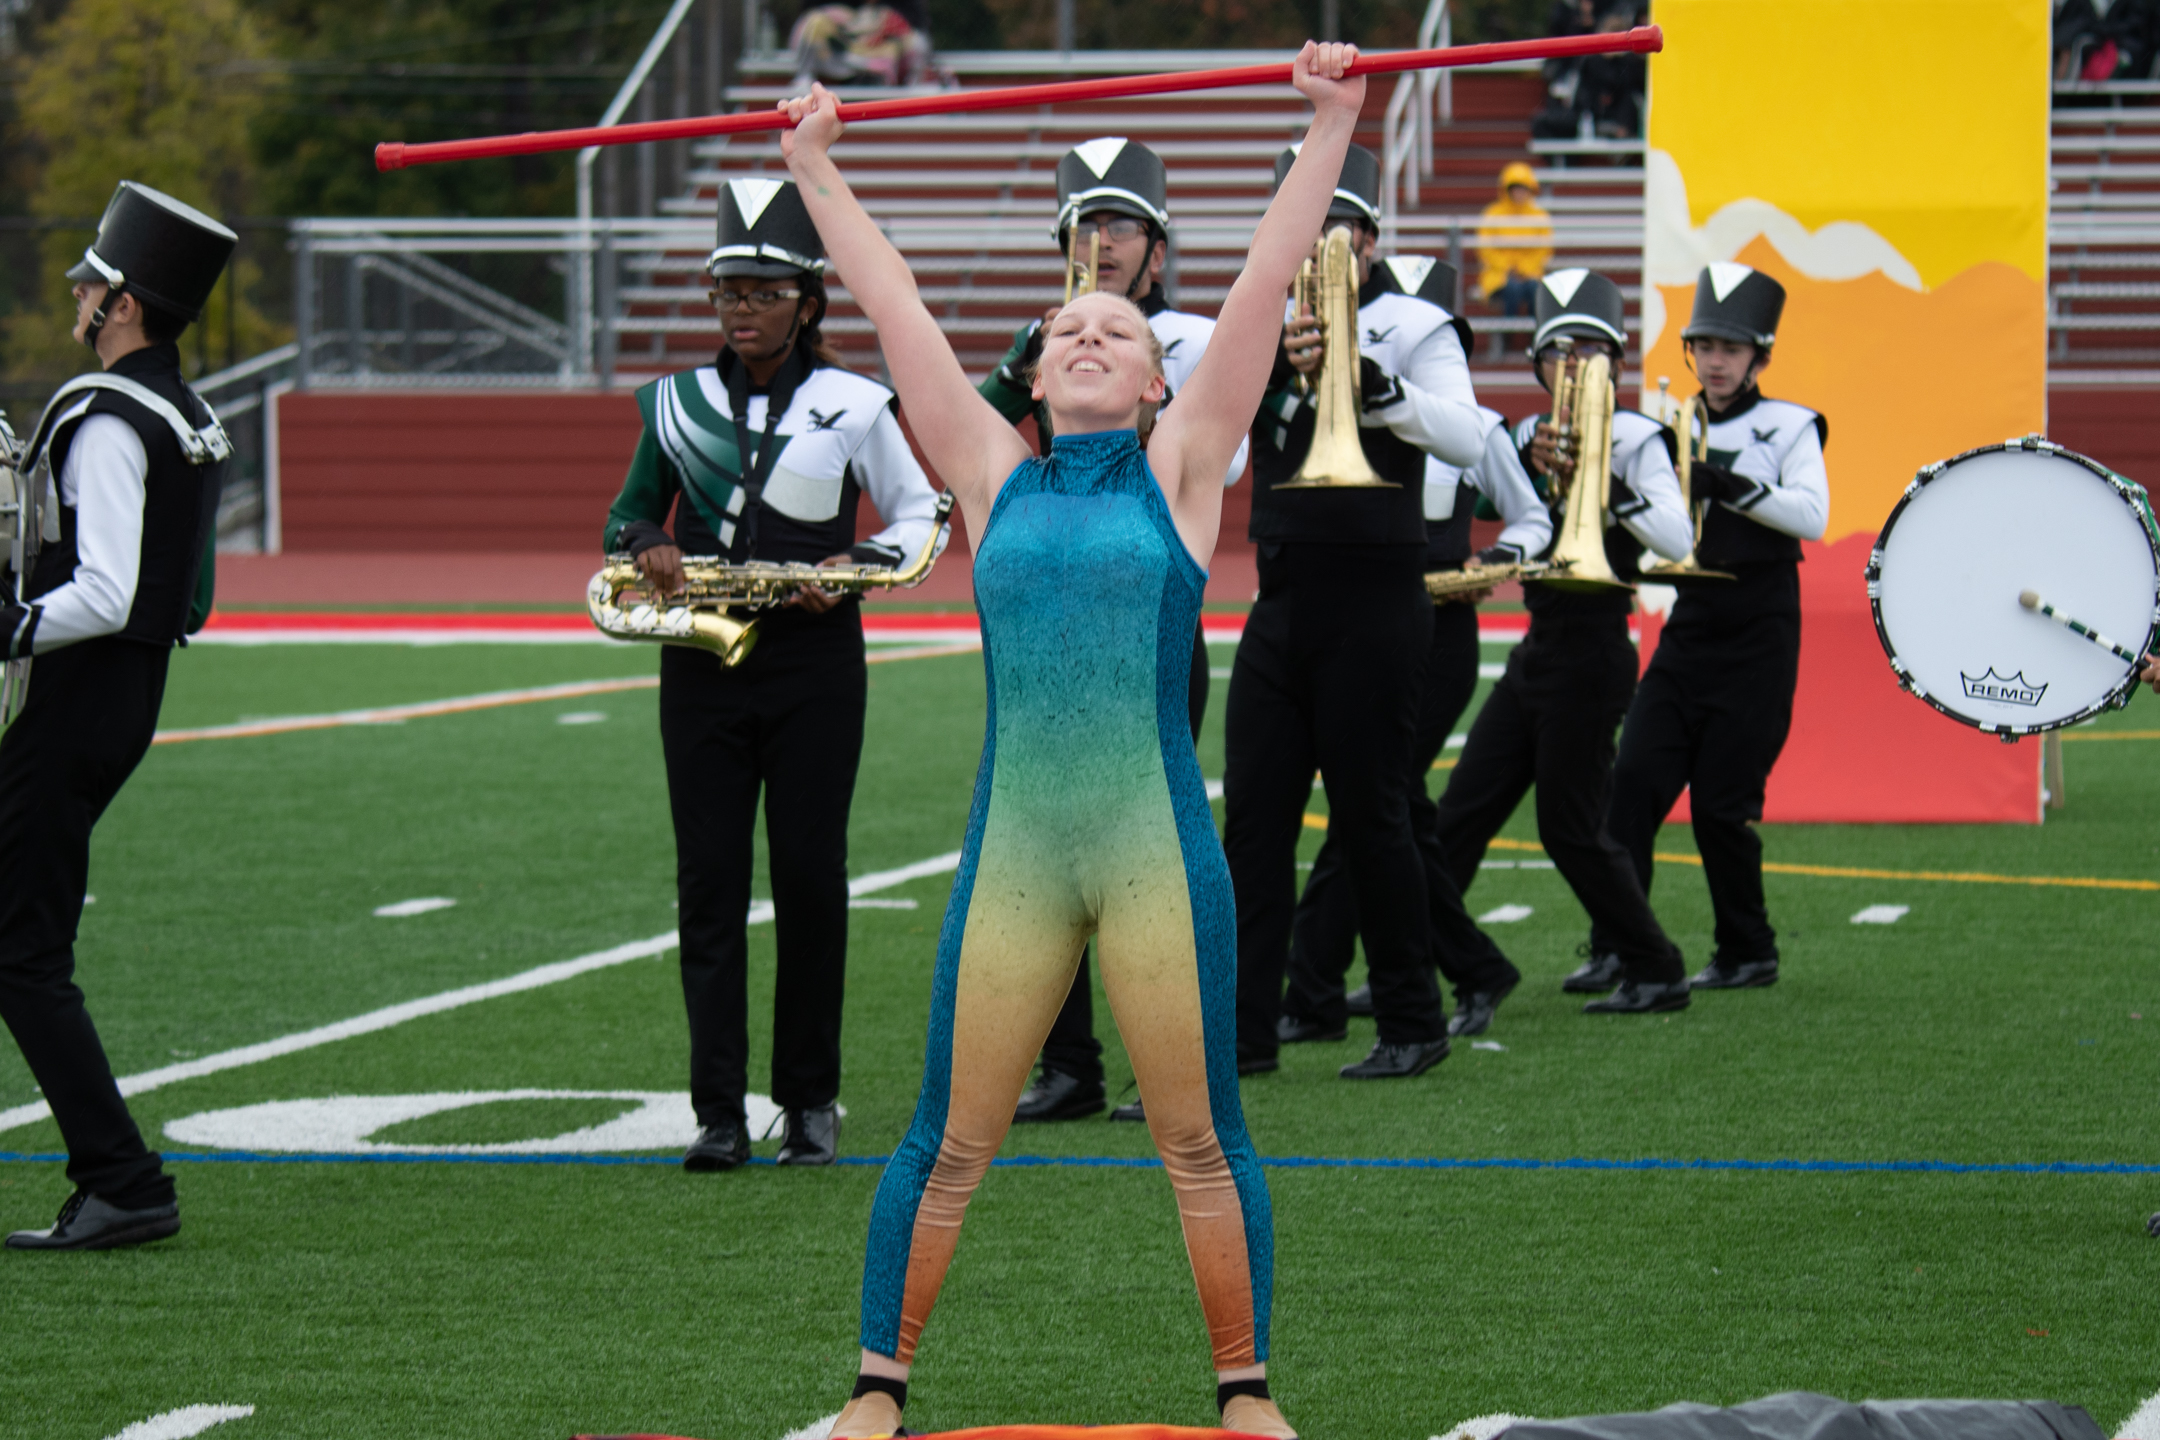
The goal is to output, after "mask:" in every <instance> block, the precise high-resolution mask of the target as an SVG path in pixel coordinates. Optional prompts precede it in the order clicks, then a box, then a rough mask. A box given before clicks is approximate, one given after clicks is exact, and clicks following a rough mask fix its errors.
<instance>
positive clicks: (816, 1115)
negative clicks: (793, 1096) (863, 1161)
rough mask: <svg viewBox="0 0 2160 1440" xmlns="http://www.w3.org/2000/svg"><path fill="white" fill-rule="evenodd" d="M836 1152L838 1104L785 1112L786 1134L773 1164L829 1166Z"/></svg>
mask: <svg viewBox="0 0 2160 1440" xmlns="http://www.w3.org/2000/svg"><path fill="white" fill-rule="evenodd" d="M839 1154H840V1107H839V1106H838V1105H819V1106H815V1107H813V1108H811V1109H806V1110H790V1111H788V1112H787V1133H786V1136H785V1138H784V1139H782V1140H781V1142H780V1153H779V1155H777V1156H776V1157H774V1161H773V1163H774V1164H776V1165H830V1164H832V1163H833V1161H834V1159H835V1158H837V1157H838V1156H839Z"/></svg>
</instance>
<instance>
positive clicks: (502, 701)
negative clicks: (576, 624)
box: [150, 675, 660, 745]
mask: <svg viewBox="0 0 2160 1440" xmlns="http://www.w3.org/2000/svg"><path fill="white" fill-rule="evenodd" d="M659 688H660V677H659V676H657V675H640V676H637V677H634V678H628V679H622V680H576V681H572V682H571V683H570V684H567V685H537V686H534V687H532V688H531V689H527V690H490V691H488V692H486V693H485V694H481V695H459V696H454V697H453V698H451V699H448V700H423V701H421V702H420V703H419V704H417V705H381V706H377V707H375V708H374V709H371V710H339V711H335V712H333V713H331V714H328V715H282V716H278V717H275V718H273V719H269V720H243V721H241V722H240V723H239V724H237V725H205V726H202V727H201V728H199V729H195V730H160V731H158V732H157V734H156V736H154V737H153V738H152V739H151V741H150V743H151V744H153V745H177V744H179V743H181V742H182V741H186V740H240V739H246V738H248V737H250V736H255V735H284V734H287V733H289V732H291V731H294V730H331V729H335V728H337V727H338V726H341V725H395V724H397V723H398V722H400V721H404V720H422V719H426V718H427V717H429V716H431V715H460V714H463V713H464V712H465V711H468V710H492V709H495V708H496V707H498V706H502V705H532V704H536V703H538V702H540V701H543V700H572V699H575V698H577V697H578V696H580V695H610V694H613V693H615V692H616V691H618V690H657V689H659Z"/></svg>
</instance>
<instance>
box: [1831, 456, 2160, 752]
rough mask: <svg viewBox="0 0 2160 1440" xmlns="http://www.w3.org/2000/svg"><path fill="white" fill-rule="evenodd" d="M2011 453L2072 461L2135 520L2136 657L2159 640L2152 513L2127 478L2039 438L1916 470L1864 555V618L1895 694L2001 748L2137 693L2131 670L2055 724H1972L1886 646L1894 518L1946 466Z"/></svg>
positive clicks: (2159, 565) (2158, 572) (2118, 705)
mask: <svg viewBox="0 0 2160 1440" xmlns="http://www.w3.org/2000/svg"><path fill="white" fill-rule="evenodd" d="M2012 450H2019V451H2024V452H2025V453H2027V454H2032V455H2052V456H2055V457H2057V458H2059V459H2064V460H2072V461H2075V462H2076V463H2078V464H2080V465H2082V466H2084V467H2085V468H2086V469H2087V470H2090V471H2091V472H2092V473H2093V474H2095V475H2097V476H2098V477H2099V478H2100V479H2102V480H2104V481H2106V482H2107V484H2108V486H2109V487H2110V488H2111V489H2113V490H2114V492H2115V498H2116V499H2118V500H2120V501H2121V502H2122V503H2123V504H2124V505H2125V506H2126V507H2128V509H2129V510H2130V513H2131V514H2132V515H2134V516H2136V517H2137V520H2138V528H2139V529H2140V530H2142V531H2144V533H2145V544H2146V546H2147V547H2148V548H2149V549H2150V550H2151V551H2152V556H2153V570H2154V573H2155V576H2156V578H2155V580H2154V582H2153V614H2152V619H2151V620H2150V621H2149V622H2148V623H2147V625H2146V627H2145V633H2144V634H2143V636H2142V637H2140V640H2139V643H2138V650H2139V653H2141V654H2151V653H2152V652H2153V649H2154V644H2155V641H2156V640H2160V524H2156V520H2155V515H2154V512H2153V508H2152V496H2151V494H2150V493H2149V492H2148V491H2147V490H2146V489H2145V487H2144V486H2142V485H2140V484H2138V483H2137V482H2136V481H2135V480H2132V479H2130V478H2129V477H2128V476H2127V475H2118V474H2116V473H2115V472H2114V471H2113V470H2110V469H2109V468H2108V467H2107V466H2105V465H2103V464H2101V463H2100V462H2099V461H2097V460H2095V459H2093V458H2092V457H2091V456H2090V455H2081V454H2079V453H2078V452H2077V451H2075V450H2072V449H2071V448H2069V447H2068V446H2067V445H2060V444H2057V443H2056V442H2055V441H2053V440H2049V439H2047V438H2045V437H2044V436H2041V435H2027V436H2024V437H2023V438H2021V439H2017V440H2001V441H1997V442H1996V443H1994V444H1992V445H1975V446H1974V447H1973V448H1972V449H1970V450H1966V451H1963V452H1961V453H1959V454H1956V455H1952V456H1951V457H1950V458H1949V459H1947V460H1937V461H1935V462H1933V463H1932V464H1928V465H1923V466H1921V467H1920V469H1919V471H1918V472H1917V473H1916V474H1915V475H1914V476H1913V478H1912V479H1911V480H1910V481H1908V482H1906V485H1905V489H1904V492H1903V493H1902V494H1900V495H1899V496H1898V502H1897V504H1896V505H1894V506H1892V507H1891V510H1890V514H1889V515H1888V517H1887V518H1885V519H1884V520H1883V523H1882V529H1880V530H1878V531H1876V532H1875V544H1874V546H1873V547H1872V548H1871V549H1870V550H1869V551H1868V563H1867V593H1868V613H1869V614H1870V616H1872V617H1873V619H1874V621H1875V639H1876V640H1877V641H1878V642H1879V643H1880V644H1881V645H1882V648H1883V655H1884V656H1885V658H1887V659H1888V660H1889V662H1890V673H1891V674H1892V675H1894V676H1895V677H1896V678H1897V683H1898V688H1899V689H1900V690H1903V691H1904V692H1906V693H1907V694H1908V695H1914V696H1917V697H1918V698H1919V699H1921V700H1924V701H1926V702H1927V703H1928V704H1929V705H1930V706H1931V707H1933V708H1934V709H1935V710H1936V711H1937V712H1939V713H1941V714H1943V715H1947V716H1948V717H1949V718H1950V719H1952V720H1955V721H1957V722H1958V724H1960V725H1964V726H1966V727H1968V728H1970V729H1974V730H1978V731H1980V732H1981V733H1982V734H1986V735H1996V736H2000V737H2001V739H2002V741H2003V743H2004V744H2013V743H2015V742H2016V741H2017V739H2018V737H2019V736H2022V735H2044V734H2046V733H2047V732H2049V731H2051V730H2065V729H2068V728H2069V727H2070V726H2072V725H2080V724H2083V723H2084V722H2085V721H2087V720H2090V719H2092V718H2093V717H2094V716H2097V715H2103V714H2105V713H2107V712H2108V711H2110V710H2120V709H2122V708H2123V707H2124V706H2125V705H2127V704H2129V703H2130V697H2131V696H2132V695H2134V694H2135V693H2136V692H2137V687H2138V667H2137V666H2135V665H2132V666H2130V667H2129V669H2128V672H2127V673H2126V674H2125V675H2124V676H2123V678H2122V680H2121V681H2120V682H2119V683H2117V684H2116V685H2115V686H2113V687H2112V688H2110V689H2109V690H2108V691H2107V692H2106V693H2105V694H2103V695H2102V696H2101V697H2100V698H2099V699H2098V700H2095V701H2094V702H2093V703H2091V704H2090V705H2087V706H2086V707H2085V708H2084V709H2082V710H2080V711H2078V712H2077V713H2076V714H2074V715H2066V716H2064V717H2063V718H2062V719H2060V720H2052V721H2049V722H2048V723H2046V724H2043V725H2019V724H2016V723H2013V722H2008V721H1990V720H1976V719H1974V718H1973V717H1972V716H1970V715H1966V714H1963V713H1961V712H1959V711H1956V710H1953V709H1951V708H1950V707H1949V706H1948V705H1945V704H1944V703H1943V702H1942V701H1941V700H1939V699H1937V698H1936V697H1935V695H1934V694H1933V692H1931V691H1928V690H1924V689H1922V688H1920V685H1919V682H1917V681H1916V680H1914V679H1913V677H1912V672H1911V671H1909V670H1908V669H1907V668H1906V667H1905V662H1904V661H1903V660H1902V659H1901V658H1900V657H1899V655H1898V652H1897V646H1896V645H1895V644H1893V643H1892V642H1891V639H1890V632H1889V631H1888V630H1886V629H1885V628H1883V613H1882V563H1883V543H1884V541H1886V540H1887V539H1889V537H1890V532H1891V530H1893V529H1894V528H1896V526H1897V522H1898V519H1899V517H1900V516H1902V515H1903V514H1904V513H1905V507H1906V506H1908V505H1910V504H1911V503H1912V502H1913V500H1914V499H1915V498H1917V497H1918V496H1919V494H1920V492H1921V491H1922V490H1923V489H1925V488H1926V487H1927V486H1928V485H1929V484H1930V483H1932V482H1933V481H1936V480H1940V479H1941V478H1942V477H1943V476H1944V475H1946V474H1948V473H1949V471H1950V468H1951V467H1952V466H1954V465H1957V464H1959V463H1961V462H1963V461H1966V460H1970V459H1972V458H1973V457H1974V456H1977V455H1996V454H2003V453H2006V452H2008V451H2012Z"/></svg>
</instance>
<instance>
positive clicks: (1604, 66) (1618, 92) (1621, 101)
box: [1575, 0, 1650, 140]
mask: <svg viewBox="0 0 2160 1440" xmlns="http://www.w3.org/2000/svg"><path fill="white" fill-rule="evenodd" d="M1636 18H1637V11H1636V7H1635V5H1634V4H1633V3H1632V0H1623V3H1621V4H1618V5H1608V6H1606V7H1605V9H1604V10H1602V11H1601V12H1599V14H1598V22H1597V29H1598V33H1599V34H1601V35H1617V34H1620V33H1622V32H1623V31H1627V30H1631V29H1633V28H1634V26H1635V22H1636ZM1649 84H1650V65H1649V61H1648V60H1646V59H1645V58H1644V57H1643V56H1641V55H1592V56H1589V57H1587V58H1586V59H1584V61H1583V62H1582V83H1581V84H1580V85H1579V86H1578V87H1577V88H1576V91H1575V124H1576V128H1577V131H1578V133H1582V132H1585V131H1587V132H1588V134H1589V135H1591V136H1596V137H1597V138H1599V139H1604V140H1631V139H1633V138H1635V137H1636V136H1638V135H1640V134H1642V116H1643V99H1644V94H1645V92H1646V91H1647V90H1648V88H1649Z"/></svg>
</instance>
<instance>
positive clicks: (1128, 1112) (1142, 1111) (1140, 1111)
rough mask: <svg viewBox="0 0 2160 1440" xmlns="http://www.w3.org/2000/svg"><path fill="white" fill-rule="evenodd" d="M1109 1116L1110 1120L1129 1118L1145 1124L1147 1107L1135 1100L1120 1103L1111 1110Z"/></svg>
mask: <svg viewBox="0 0 2160 1440" xmlns="http://www.w3.org/2000/svg"><path fill="white" fill-rule="evenodd" d="M1110 1118H1111V1119H1112V1120H1130V1121H1135V1122H1137V1123H1139V1124H1142V1125H1145V1124H1147V1109H1146V1107H1144V1106H1143V1105H1141V1103H1140V1102H1139V1101H1137V1100H1136V1101H1134V1102H1133V1103H1132V1104H1130V1105H1120V1106H1118V1107H1117V1109H1115V1110H1112V1111H1111V1112H1110Z"/></svg>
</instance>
